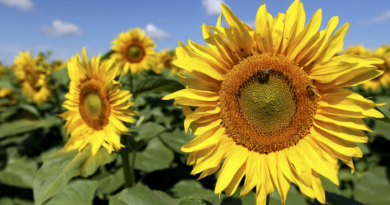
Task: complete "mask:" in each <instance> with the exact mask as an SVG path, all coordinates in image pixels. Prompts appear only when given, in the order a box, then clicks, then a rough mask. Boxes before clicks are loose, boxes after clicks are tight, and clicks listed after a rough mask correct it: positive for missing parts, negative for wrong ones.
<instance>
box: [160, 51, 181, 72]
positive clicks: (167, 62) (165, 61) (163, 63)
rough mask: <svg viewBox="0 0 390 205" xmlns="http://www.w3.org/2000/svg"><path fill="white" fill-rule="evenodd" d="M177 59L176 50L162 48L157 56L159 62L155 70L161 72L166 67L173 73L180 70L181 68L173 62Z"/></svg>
mask: <svg viewBox="0 0 390 205" xmlns="http://www.w3.org/2000/svg"><path fill="white" fill-rule="evenodd" d="M176 59H177V57H176V54H175V51H172V50H171V49H167V50H162V51H161V52H160V53H159V54H158V56H157V64H156V66H154V68H153V71H154V72H155V73H157V74H160V73H161V72H162V71H163V70H164V69H166V68H168V69H169V72H170V73H171V74H175V73H177V72H179V71H180V70H181V69H180V68H178V67H177V66H175V65H173V64H172V62H173V61H174V60H176Z"/></svg>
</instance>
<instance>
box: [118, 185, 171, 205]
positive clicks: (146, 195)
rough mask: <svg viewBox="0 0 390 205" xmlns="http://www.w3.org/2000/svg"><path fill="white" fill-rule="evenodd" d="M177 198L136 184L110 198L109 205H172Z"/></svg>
mask: <svg viewBox="0 0 390 205" xmlns="http://www.w3.org/2000/svg"><path fill="white" fill-rule="evenodd" d="M177 203H178V200H177V199H173V198H171V197H170V196H168V195H167V194H165V193H164V192H161V191H156V190H154V191H152V190H150V189H149V188H148V187H147V186H142V185H140V186H136V187H133V188H127V189H124V190H122V191H121V192H120V193H119V194H117V195H114V196H112V197H111V198H110V205H126V204H128V205H132V204H134V205H135V204H136V205H151V204H153V205H154V204H155V205H174V204H177Z"/></svg>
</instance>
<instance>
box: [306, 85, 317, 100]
mask: <svg viewBox="0 0 390 205" xmlns="http://www.w3.org/2000/svg"><path fill="white" fill-rule="evenodd" d="M306 90H307V92H308V93H309V97H310V99H313V98H314V97H315V96H318V94H317V91H315V90H314V88H313V87H311V86H310V85H308V86H307V87H306Z"/></svg>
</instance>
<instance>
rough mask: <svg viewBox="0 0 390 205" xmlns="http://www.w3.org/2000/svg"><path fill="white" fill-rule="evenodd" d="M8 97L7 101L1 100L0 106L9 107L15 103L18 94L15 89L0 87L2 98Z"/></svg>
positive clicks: (0, 97) (0, 96)
mask: <svg viewBox="0 0 390 205" xmlns="http://www.w3.org/2000/svg"><path fill="white" fill-rule="evenodd" d="M2 98H3V99H7V102H5V103H4V102H0V107H7V106H10V105H15V104H16V101H17V95H15V93H14V91H13V90H11V89H7V88H0V99H2Z"/></svg>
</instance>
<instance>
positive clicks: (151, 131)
mask: <svg viewBox="0 0 390 205" xmlns="http://www.w3.org/2000/svg"><path fill="white" fill-rule="evenodd" d="M133 130H134V132H137V137H135V140H137V141H141V140H150V139H151V138H154V137H156V136H157V135H158V134H160V133H161V132H162V131H164V130H165V128H164V127H163V126H161V125H159V124H157V123H154V122H148V123H146V124H142V125H140V126H138V127H134V128H133Z"/></svg>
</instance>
